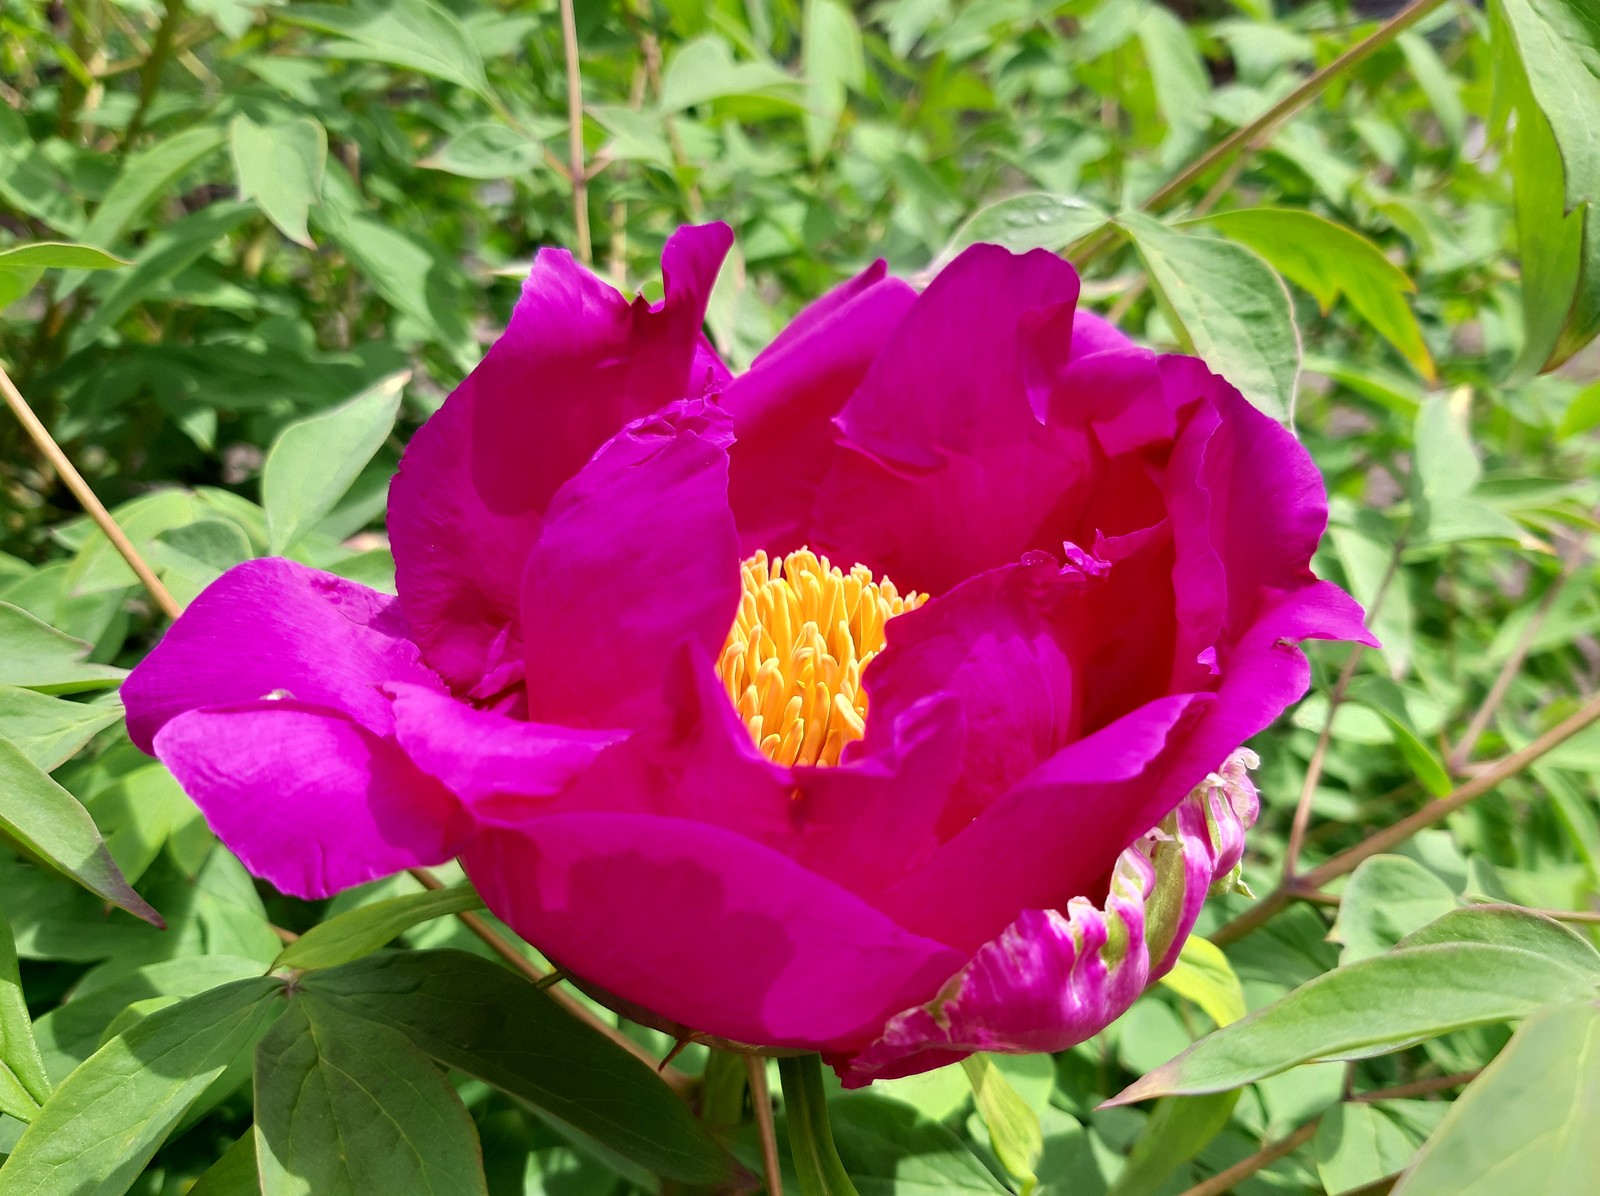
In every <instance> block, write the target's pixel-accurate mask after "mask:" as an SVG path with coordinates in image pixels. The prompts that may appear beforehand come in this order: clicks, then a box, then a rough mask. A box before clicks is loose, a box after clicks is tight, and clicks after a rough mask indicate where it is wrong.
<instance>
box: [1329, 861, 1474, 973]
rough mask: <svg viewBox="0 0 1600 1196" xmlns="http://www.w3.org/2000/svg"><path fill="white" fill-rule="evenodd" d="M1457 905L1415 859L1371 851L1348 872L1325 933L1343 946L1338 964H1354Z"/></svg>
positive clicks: (1437, 881) (1443, 885)
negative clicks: (1328, 931)
mask: <svg viewBox="0 0 1600 1196" xmlns="http://www.w3.org/2000/svg"><path fill="white" fill-rule="evenodd" d="M1455 907H1456V897H1455V894H1454V893H1452V892H1451V891H1450V886H1449V885H1447V884H1445V883H1444V881H1442V880H1440V879H1439V878H1438V877H1437V876H1435V875H1434V874H1433V873H1432V872H1429V871H1428V870H1427V869H1426V868H1424V867H1423V866H1422V865H1421V864H1419V863H1417V862H1416V861H1415V860H1413V859H1411V858H1409V857H1407V856H1400V855H1375V856H1373V857H1372V858H1371V859H1369V860H1364V861H1362V863H1361V865H1360V867H1358V868H1357V869H1356V870H1355V871H1354V872H1353V873H1351V874H1350V880H1349V883H1348V884H1346V885H1345V889H1344V894H1343V900H1342V901H1341V902H1340V903H1339V916H1338V918H1337V919H1335V921H1334V924H1333V931H1332V932H1331V934H1330V936H1329V937H1331V938H1333V939H1334V940H1335V941H1337V942H1341V943H1343V944H1344V952H1343V953H1342V954H1341V955H1340V956H1339V960H1340V962H1341V963H1354V962H1355V961H1356V960H1358V959H1368V958H1370V957H1372V956H1374V955H1381V954H1383V953H1384V952H1385V951H1387V950H1389V949H1390V948H1391V947H1393V946H1394V945H1395V944H1396V943H1398V942H1399V941H1400V940H1401V939H1403V938H1405V936H1406V935H1408V934H1410V933H1411V932H1412V931H1414V930H1417V929H1419V928H1420V927H1422V926H1425V925H1427V924H1428V923H1429V922H1432V921H1433V920H1434V919H1435V918H1439V917H1442V916H1443V915H1445V914H1447V913H1449V912H1450V911H1451V910H1453V909H1455Z"/></svg>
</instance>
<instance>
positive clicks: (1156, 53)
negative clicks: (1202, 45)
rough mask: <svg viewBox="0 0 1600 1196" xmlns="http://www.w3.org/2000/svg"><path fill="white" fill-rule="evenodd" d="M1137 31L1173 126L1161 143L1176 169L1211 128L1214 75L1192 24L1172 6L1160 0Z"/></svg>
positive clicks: (1166, 161)
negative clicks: (1195, 39) (1193, 34)
mask: <svg viewBox="0 0 1600 1196" xmlns="http://www.w3.org/2000/svg"><path fill="white" fill-rule="evenodd" d="M1137 33H1138V37H1139V44H1140V45H1141V46H1142V47H1143V48H1144V56H1145V60H1146V61H1147V62H1148V63H1149V64H1150V82H1151V85H1152V86H1153V87H1154V88H1155V93H1156V105H1157V107H1159V108H1160V109H1161V117H1162V121H1163V123H1164V124H1165V125H1166V129H1167V135H1166V138H1165V139H1164V140H1163V141H1162V143H1161V165H1162V166H1163V167H1165V168H1166V169H1167V170H1176V169H1177V168H1178V167H1179V166H1182V165H1183V164H1184V162H1185V161H1187V160H1188V159H1189V158H1190V157H1191V156H1192V155H1193V154H1194V152H1195V150H1196V149H1197V148H1199V145H1200V140H1201V138H1203V137H1204V136H1205V132H1206V130H1207V129H1208V128H1210V127H1211V76H1210V75H1209V74H1208V73H1207V71H1206V65H1205V61H1204V60H1203V59H1202V58H1201V57H1200V54H1199V52H1198V51H1197V50H1196V49H1195V47H1194V42H1193V40H1192V39H1191V35H1190V32H1189V26H1188V25H1186V24H1184V22H1183V21H1182V20H1180V19H1179V18H1178V17H1177V15H1176V14H1175V13H1173V12H1172V11H1171V10H1170V9H1166V8H1163V7H1162V6H1161V5H1159V4H1151V5H1148V6H1146V7H1145V10H1144V15H1143V16H1142V17H1141V18H1140V20H1139V25H1138V30H1137Z"/></svg>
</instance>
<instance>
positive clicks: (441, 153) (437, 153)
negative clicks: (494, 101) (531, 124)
mask: <svg viewBox="0 0 1600 1196" xmlns="http://www.w3.org/2000/svg"><path fill="white" fill-rule="evenodd" d="M550 132H552V130H549V129H546V130H545V135H546V136H548V135H549V134H550ZM543 162H544V145H543V143H542V142H541V141H540V140H539V139H538V137H535V136H530V135H529V134H528V133H525V132H522V131H519V130H517V129H512V128H509V127H508V126H506V125H503V124H500V123H498V122H495V121H484V122H482V123H480V124H475V125H470V126H468V127H467V128H465V129H463V130H462V131H461V132H459V133H457V134H456V135H455V136H454V137H452V138H450V140H449V141H447V142H445V143H444V144H443V145H441V146H440V147H439V148H437V149H436V150H434V151H433V153H432V154H430V155H429V156H428V157H426V158H424V159H423V160H422V161H420V162H418V163H417V165H418V166H424V167H427V168H428V169H429V170H443V171H448V172H449V173H450V174H458V175H460V176H461V177H462V178H467V179H514V178H519V177H521V176H522V175H525V174H527V173H528V172H529V171H531V170H533V169H534V168H535V167H537V166H539V165H540V164H541V163H543Z"/></svg>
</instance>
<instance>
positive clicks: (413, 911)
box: [273, 886, 483, 971]
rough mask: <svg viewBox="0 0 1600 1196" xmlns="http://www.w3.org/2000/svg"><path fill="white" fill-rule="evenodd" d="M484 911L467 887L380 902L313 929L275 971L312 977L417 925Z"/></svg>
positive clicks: (290, 948) (289, 949) (285, 951)
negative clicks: (318, 970)
mask: <svg viewBox="0 0 1600 1196" xmlns="http://www.w3.org/2000/svg"><path fill="white" fill-rule="evenodd" d="M482 907H483V899H482V898H480V897H479V896H478V894H477V893H475V892H474V891H473V890H472V889H471V888H470V887H468V886H461V887H459V888H453V889H438V890H435V891H432V892H426V893H407V894H405V895H404V896H401V897H390V898H389V899H387V900H385V901H375V902H373V903H372V904H371V905H363V906H360V907H358V908H356V909H353V910H350V911H348V912H347V913H342V914H339V915H338V916H337V917H334V918H330V919H328V921H326V922H321V923H318V924H317V925H316V926H313V927H312V928H311V929H310V930H308V931H306V932H305V933H304V934H302V935H301V936H300V937H299V938H298V939H296V940H295V941H294V942H292V943H290V944H289V945H288V946H287V947H285V948H284V949H283V953H282V954H281V955H279V956H278V958H277V961H276V962H275V963H274V965H273V966H274V967H279V968H297V969H300V970H302V971H310V970H311V969H313V968H331V967H334V966H336V965H338V964H342V963H349V962H350V961H351V960H353V959H360V958H361V957H362V956H363V955H370V954H371V953H372V952H374V951H376V950H377V949H378V948H379V947H382V946H383V945H384V944H386V943H388V942H389V941H390V940H392V939H395V938H397V937H399V936H400V935H401V934H404V933H405V932H406V931H407V930H409V929H411V927H413V926H416V925H417V924H418V923H421V922H427V921H431V920H432V919H434V918H443V917H446V916H448V915H450V914H457V913H462V912H464V911H466V910H474V909H481V908H482Z"/></svg>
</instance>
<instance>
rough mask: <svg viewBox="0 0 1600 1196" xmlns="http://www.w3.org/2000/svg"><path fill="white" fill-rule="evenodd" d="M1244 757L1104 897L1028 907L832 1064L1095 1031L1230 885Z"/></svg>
mask: <svg viewBox="0 0 1600 1196" xmlns="http://www.w3.org/2000/svg"><path fill="white" fill-rule="evenodd" d="M1247 762H1248V763H1254V757H1253V756H1251V755H1250V754H1249V753H1248V752H1243V753H1235V754H1234V755H1233V756H1231V757H1230V758H1229V760H1228V761H1227V763H1226V764H1224V766H1223V767H1222V769H1221V770H1220V771H1219V773H1214V774H1212V775H1210V776H1208V777H1206V778H1205V780H1204V781H1202V782H1201V784H1200V785H1199V786H1197V787H1196V788H1195V789H1194V790H1192V791H1191V792H1190V793H1189V794H1188V795H1187V796H1186V797H1185V798H1184V800H1183V802H1182V803H1181V804H1180V805H1179V807H1178V808H1177V809H1176V810H1175V811H1173V812H1172V813H1171V814H1170V815H1168V817H1167V818H1166V819H1164V820H1163V822H1162V824H1161V826H1160V827H1157V828H1155V829H1153V830H1152V831H1151V832H1150V833H1149V834H1147V835H1145V836H1143V837H1142V838H1141V839H1140V840H1139V841H1138V842H1137V843H1135V844H1134V845H1133V846H1131V847H1129V848H1128V849H1127V850H1126V851H1124V852H1123V853H1122V855H1121V856H1120V857H1119V858H1118V860H1117V864H1116V867H1115V869H1113V872H1112V879H1111V884H1110V886H1109V889H1108V891H1107V894H1106V897H1105V899H1104V901H1103V902H1102V903H1101V904H1099V905H1096V903H1095V902H1094V901H1091V900H1089V899H1088V898H1085V897H1074V898H1073V899H1072V900H1070V901H1069V902H1068V903H1067V905H1066V909H1065V912H1062V911H1061V910H1058V909H1030V910H1025V911H1024V912H1023V913H1022V914H1021V915H1020V916H1019V917H1018V918H1017V919H1016V920H1015V921H1014V922H1012V923H1011V924H1010V925H1009V926H1007V927H1006V929H1005V930H1004V931H1002V932H1001V933H1000V934H999V935H998V936H997V937H996V938H994V939H993V940H992V941H990V942H988V943H985V944H984V945H983V946H982V947H981V948H979V949H978V951H977V952H976V953H975V954H974V955H973V957H972V959H971V961H970V962H969V963H968V964H967V965H966V966H965V967H964V968H962V970H961V972H960V973H959V974H958V975H957V976H956V977H955V978H954V979H952V980H951V981H950V982H949V983H947V984H946V985H945V986H944V987H943V988H942V989H941V990H940V992H939V994H938V996H936V997H935V998H934V999H933V1000H932V1001H929V1002H927V1003H925V1004H922V1005H917V1006H914V1007H912V1008H910V1009H906V1010H904V1011H903V1012H901V1013H899V1014H896V1015H895V1016H894V1017H892V1018H891V1019H889V1022H888V1023H887V1025H886V1026H885V1027H884V1031H883V1033H882V1034H881V1035H880V1036H879V1037H878V1039H877V1040H876V1041H875V1042H873V1043H872V1045H871V1046H869V1047H868V1048H867V1049H866V1050H864V1051H861V1052H860V1053H858V1054H856V1055H853V1056H850V1055H844V1056H837V1057H835V1058H833V1059H832V1060H830V1061H831V1062H833V1063H834V1065H835V1067H836V1068H837V1069H838V1070H839V1073H840V1077H841V1079H842V1080H843V1081H844V1084H845V1086H846V1087H847V1088H855V1087H860V1086H862V1085H864V1084H868V1083H871V1082H872V1081H873V1080H874V1079H888V1078H892V1077H895V1076H904V1075H914V1074H916V1073H917V1072H921V1071H926V1070H929V1069H930V1068H933V1067H940V1066H943V1065H944V1064H945V1063H948V1062H951V1061H952V1060H953V1059H956V1058H961V1057H963V1056H965V1055H968V1054H970V1053H972V1052H973V1051H999V1052H1010V1053H1018V1054H1021V1053H1031V1052H1047V1051H1059V1050H1064V1049H1065V1048H1067V1047H1069V1046H1072V1045H1073V1044H1075V1043H1079V1042H1082V1041H1083V1040H1084V1039H1086V1038H1089V1037H1091V1036H1093V1035H1095V1034H1098V1033H1099V1032H1100V1031H1101V1030H1103V1029H1105V1027H1106V1026H1108V1025H1110V1024H1111V1023H1112V1022H1113V1021H1115V1020H1116V1019H1117V1018H1118V1017H1120V1016H1121V1015H1122V1014H1123V1013H1124V1012H1126V1011H1127V1009H1128V1007H1129V1006H1130V1005H1132V1004H1133V1002H1134V1000H1135V999H1137V998H1138V996H1139V994H1140V993H1141V992H1143V991H1144V989H1145V987H1146V986H1147V985H1148V984H1149V983H1150V982H1151V981H1153V980H1156V979H1158V978H1159V977H1160V976H1162V975H1164V974H1165V973H1166V972H1167V971H1169V970H1170V969H1171V967H1172V964H1173V962H1174V961H1175V960H1176V958H1177V954H1178V951H1179V950H1180V948H1181V946H1182V943H1183V940H1184V939H1186V938H1187V937H1188V935H1189V932H1190V931H1191V930H1192V929H1193V927H1194V922H1195V919H1196V917H1197V916H1198V915H1199V912H1200V906H1201V904H1202V903H1203V902H1204V900H1205V896H1206V893H1207V892H1208V891H1209V890H1210V889H1211V888H1212V886H1213V885H1216V884H1229V883H1231V881H1232V880H1233V875H1232V873H1233V869H1234V868H1236V867H1237V864H1238V849H1239V845H1240V844H1241V843H1242V841H1243V837H1244V831H1245V830H1246V829H1247V828H1248V827H1249V826H1250V825H1251V824H1252V823H1253V822H1254V821H1255V816H1256V811H1257V803H1256V797H1255V787H1254V786H1253V785H1252V784H1251V783H1250V781H1249V778H1248V777H1247V776H1246V775H1245V772H1244V766H1245V764H1246V763H1247Z"/></svg>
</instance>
